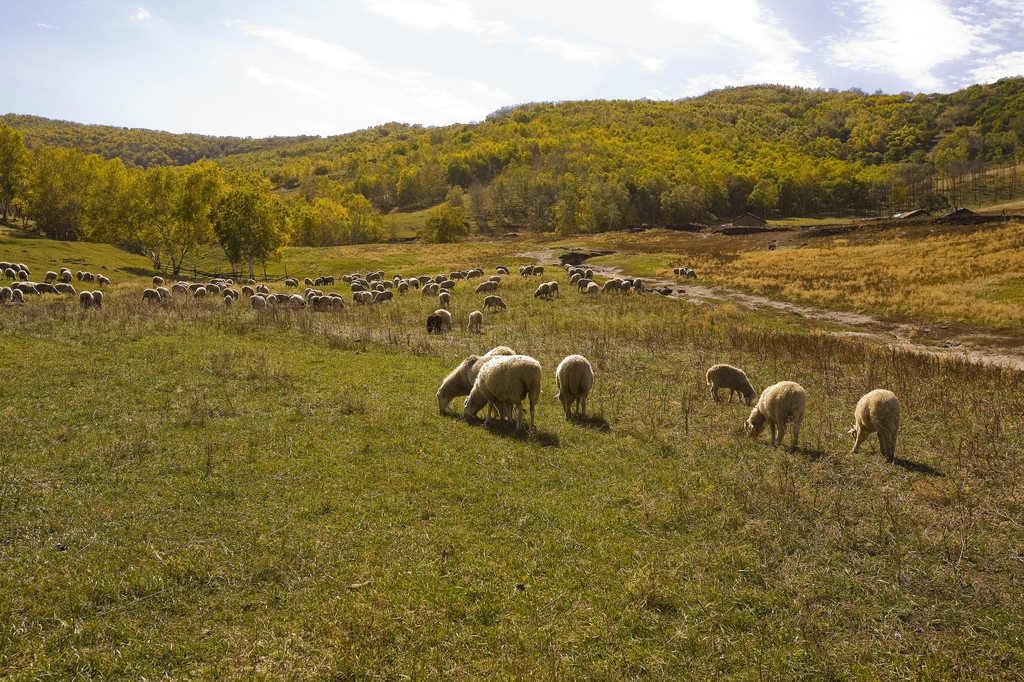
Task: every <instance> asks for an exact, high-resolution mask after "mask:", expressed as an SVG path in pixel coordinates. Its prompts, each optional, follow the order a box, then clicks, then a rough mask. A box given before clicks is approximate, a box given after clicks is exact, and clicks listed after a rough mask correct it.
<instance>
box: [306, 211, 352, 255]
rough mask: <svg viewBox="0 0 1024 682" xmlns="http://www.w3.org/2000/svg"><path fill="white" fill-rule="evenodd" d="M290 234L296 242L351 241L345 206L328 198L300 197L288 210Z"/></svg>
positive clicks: (319, 244)
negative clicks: (303, 198)
mask: <svg viewBox="0 0 1024 682" xmlns="http://www.w3.org/2000/svg"><path fill="white" fill-rule="evenodd" d="M291 225H292V236H293V237H294V239H295V244H296V245H298V246H319V247H324V246H338V245H339V244H349V243H351V241H352V218H351V217H350V216H349V212H348V209H347V208H345V207H344V206H342V205H341V204H338V203H336V202H334V201H331V200H330V199H316V200H315V201H313V203H312V204H309V203H307V202H305V201H301V200H300V201H299V202H297V203H296V204H295V206H294V207H293V208H292V213H291Z"/></svg>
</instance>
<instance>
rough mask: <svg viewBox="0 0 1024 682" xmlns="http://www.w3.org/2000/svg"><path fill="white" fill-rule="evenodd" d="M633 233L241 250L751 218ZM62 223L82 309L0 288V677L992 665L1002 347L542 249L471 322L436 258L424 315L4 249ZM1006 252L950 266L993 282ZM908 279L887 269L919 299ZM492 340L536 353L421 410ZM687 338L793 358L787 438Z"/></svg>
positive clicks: (1016, 529) (1012, 562) (468, 296)
mask: <svg viewBox="0 0 1024 682" xmlns="http://www.w3.org/2000/svg"><path fill="white" fill-rule="evenodd" d="M1006 229H1007V230H1008V231H1006V232H1000V233H998V234H993V235H990V237H991V239H993V240H1004V241H1005V240H1009V241H1007V242H1006V243H1012V240H1013V239H1016V238H1017V237H1016V236H1015V235H1016V232H1010V231H1009V230H1013V229H1015V228H1006ZM642 237H644V235H621V236H619V237H615V238H612V237H608V238H606V239H605V238H601V239H598V238H592V239H590V240H588V241H585V242H579V243H578V244H577V243H572V244H570V243H568V242H549V243H544V244H524V243H514V244H510V243H469V244H464V245H455V246H451V245H449V246H445V247H430V246H424V245H420V244H411V245H402V246H396V245H384V246H367V247H345V248H336V249H326V250H322V251H320V250H315V249H293V250H289V252H288V253H287V254H286V257H285V260H284V261H282V262H281V263H277V264H272V268H273V269H274V272H275V273H279V272H282V271H283V269H284V268H286V267H287V268H288V269H289V271H290V272H297V271H299V270H304V271H312V270H316V271H320V272H327V273H331V274H336V275H340V274H342V273H345V272H350V271H353V270H356V271H360V272H366V271H367V270H373V269H384V270H386V271H387V273H388V274H389V275H390V274H391V273H392V272H395V271H398V272H401V273H402V274H405V275H407V276H408V275H419V274H434V273H439V272H447V271H449V270H451V269H456V268H459V269H462V268H465V267H469V266H472V265H477V264H479V265H480V266H482V267H484V268H485V269H486V270H487V271H488V274H490V273H491V272H493V267H494V266H495V265H497V264H499V263H502V264H506V265H509V266H515V265H516V264H518V263H525V262H530V261H531V257H530V256H528V255H524V254H527V253H530V252H531V251H530V250H531V249H533V250H541V249H553V250H554V251H555V252H558V250H559V249H562V248H568V247H569V246H573V245H581V246H585V247H588V248H592V247H599V246H601V245H602V244H604V245H608V244H610V243H611V240H613V239H618V240H620V242H622V243H629V244H632V245H633V246H632V247H627V248H623V249H622V254H621V257H620V258H619V260H618V261H617V262H618V263H620V264H626V265H629V266H630V267H632V265H636V267H637V268H638V269H643V268H648V269H650V270H651V271H652V272H655V271H657V270H658V268H662V267H665V266H667V267H668V268H669V270H670V269H671V267H672V265H673V264H679V263H673V262H672V261H673V260H674V259H676V258H684V257H685V258H691V259H692V260H693V262H698V263H700V262H703V263H706V264H710V263H719V264H723V265H728V264H729V263H735V262H736V261H737V260H739V259H741V258H745V257H750V258H753V257H755V256H757V255H758V253H762V252H763V248H762V249H761V251H756V250H755V249H754V248H752V247H749V245H748V246H743V247H742V248H740V247H735V245H736V244H739V245H741V246H742V245H743V244H747V242H744V241H737V242H734V243H732V244H733V245H734V247H735V249H734V250H733V251H728V250H726V251H723V250H718V251H715V250H713V249H711V248H710V247H707V246H705V247H704V248H705V249H706V250H704V251H700V250H699V249H697V248H694V249H693V250H692V251H690V250H687V249H686V248H685V244H683V243H682V242H672V243H671V244H670V245H668V246H666V245H661V246H659V245H658V244H657V243H656V241H657V239H658V235H648V238H649V239H651V240H653V241H652V242H651V243H647V244H646V245H645V243H644V242H643V241H642ZM875 238H877V239H879V240H883V239H884V236H876V237H875ZM709 239H710V238H709ZM949 239H950V240H953V239H954V237H952V236H951V237H949ZM723 243H724V242H723ZM971 243H973V242H971V240H970V239H967V240H966V241H962V242H956V241H952V242H951V243H949V244H948V245H946V244H945V243H943V246H942V249H949V250H953V251H957V250H958V251H959V252H961V253H964V252H965V250H966V249H967V248H968V247H969V246H970V244H971ZM998 243H1000V244H1002V243H1003V241H999V242H998ZM652 244H653V245H652ZM680 245H682V246H680ZM800 248H801V251H802V250H804V249H805V248H807V247H800ZM813 248H816V249H821V250H822V251H827V249H828V248H831V249H835V250H840V251H842V252H843V253H849V254H850V257H851V258H852V257H854V256H856V257H861V258H864V259H865V260H866V261H869V260H870V259H871V257H872V256H871V254H870V253H869V252H864V253H861V252H860V251H858V249H862V248H863V249H868V248H870V245H869V244H868V245H864V246H860V245H858V244H855V243H854V242H853V240H852V239H851V240H850V242H849V243H839V242H837V243H834V244H832V245H831V246H828V247H826V246H825V242H821V243H820V245H815V246H814V247H813ZM978 248H979V249H982V246H981V245H979V246H978ZM645 249H647V250H645ZM782 250H783V249H779V250H777V251H773V252H763V253H764V254H769V255H770V254H776V253H779V251H782ZM790 251H791V252H792V253H796V251H795V249H790ZM808 252H810V249H808ZM919 253H922V254H929V253H932V252H931V251H929V250H928V248H927V244H926V242H925V240H920V243H919V244H917V246H916V247H914V248H908V250H907V251H905V252H901V253H900V255H899V258H901V259H903V266H905V269H906V270H907V271H908V272H911V273H912V272H917V271H923V270H924V269H925V263H926V260H925V258H926V256H917V255H915V254H919ZM517 254H519V255H517ZM628 254H634V255H628ZM744 254H752V255H744ZM1007 257H1008V258H1016V256H1012V255H1011V254H1007ZM211 258H212V256H211ZM606 258H608V259H612V257H611V256H607V257H606ZM914 258H921V260H920V261H913V260H912V259H914ZM65 259H75V260H73V261H69V262H74V263H76V265H70V266H69V267H71V268H72V270H75V269H79V268H81V269H93V271H96V272H100V271H102V272H104V274H107V276H108V277H110V278H111V279H112V280H113V281H114V285H113V287H112V288H111V289H110V290H108V291H107V292H106V297H105V299H104V305H103V308H102V309H99V310H95V309H93V310H82V309H80V308H79V307H78V306H77V304H74V302H72V301H70V300H69V301H59V300H54V299H53V298H52V297H49V296H47V297H44V298H43V300H30V301H29V302H28V303H27V304H26V305H25V306H23V307H4V308H0V335H2V337H3V338H4V339H5V344H4V345H5V350H4V352H3V353H2V354H0V391H2V395H3V396H4V401H3V403H2V404H0V443H2V444H3V448H2V449H0V678H4V679H11V680H30V679H40V678H53V679H144V678H145V679H153V678H161V677H166V678H171V679H268V680H270V679H301V680H308V679H312V680H364V679H365V680H370V679H381V680H384V679H387V680H398V679H452V680H477V679H544V680H562V679H564V680H573V679H606V680H634V679H651V680H670V679H671V680H674V679H706V678H720V679H757V680H762V679H783V680H789V679H808V680H812V679H813V680H818V679H836V680H840V679H842V680H846V679H863V680H873V679H908V680H909V679H914V680H922V679H923V680H947V679H970V680H978V679H1020V676H1021V673H1020V671H1021V670H1022V669H1024V660H1022V659H1024V653H1022V638H1024V620H1022V619H1021V616H1020V614H1021V612H1022V607H1024V604H1022V591H1021V585H1020V580H1021V578H1020V575H1021V561H1022V560H1024V556H1022V552H1024V547H1022V545H1021V537H1022V535H1021V532H1022V527H1021V526H1022V523H1024V508H1022V500H1021V483H1020V481H1019V479H1018V472H1019V471H1020V462H1019V454H1020V452H1021V449H1022V440H1021V436H1020V434H1021V426H1022V421H1024V398H1022V395H1024V374H1022V373H1020V372H1016V371H1011V370H1006V369H999V368H993V367H983V366H979V365H973V364H970V363H968V362H966V361H963V360H958V359H937V358H934V357H928V356H923V355H916V354H912V353H907V352H902V351H897V350H892V349H887V348H883V347H878V346H874V345H868V344H865V343H863V342H859V341H856V340H853V339H848V338H842V337H837V336H834V335H831V334H829V333H827V331H826V330H825V329H823V328H819V327H817V326H815V325H814V324H812V323H808V322H807V321H801V320H790V319H783V318H779V317H773V316H767V315H762V314H756V313H753V312H749V311H745V310H743V309H740V308H738V307H736V306H734V305H731V304H724V305H717V304H713V303H705V304H701V305H693V304H688V303H684V302H681V301H677V300H673V299H668V298H663V297H660V296H657V295H653V294H646V295H643V296H638V295H633V296H629V297H623V296H603V297H600V298H597V299H589V298H585V297H582V296H579V295H577V294H576V293H575V292H574V291H572V290H571V289H570V288H569V287H568V286H567V284H566V282H565V279H566V278H565V275H564V274H563V273H562V272H561V271H560V270H558V269H555V268H549V271H548V273H547V274H546V275H545V277H544V278H543V279H545V280H547V279H556V280H558V281H560V283H561V288H562V291H561V295H560V297H559V298H556V299H555V300H553V301H541V300H537V299H534V298H533V296H532V293H533V290H534V287H535V286H536V284H537V282H538V281H541V280H539V279H538V278H521V277H519V276H518V275H512V276H508V277H506V278H505V280H504V281H503V282H502V284H501V289H500V291H499V293H500V294H501V295H502V297H503V298H504V299H505V301H506V302H507V303H508V305H509V310H508V311H507V312H500V313H494V314H490V313H485V318H484V334H483V335H482V336H477V335H473V334H469V333H468V332H467V331H466V330H465V319H466V315H467V313H468V312H469V311H471V310H474V309H478V308H480V306H481V304H482V300H481V299H482V297H480V296H477V295H474V294H473V293H472V289H471V287H470V285H468V284H466V283H460V284H459V285H457V287H456V290H455V293H454V296H453V301H452V311H453V316H454V318H455V320H456V325H455V329H454V330H453V331H452V332H451V333H449V334H445V335H441V336H436V337H435V336H429V337H428V336H427V335H426V333H425V330H424V322H425V318H426V316H427V314H428V313H429V312H431V311H432V310H433V309H434V308H435V307H436V300H435V299H433V298H425V297H423V296H421V295H420V294H419V293H418V292H413V293H410V294H408V295H407V296H404V297H396V299H397V300H396V301H395V302H393V303H385V304H381V305H378V306H367V307H362V306H359V307H353V306H351V305H350V307H348V308H347V309H346V310H344V311H341V312H339V313H317V312H313V311H311V310H297V311H288V310H274V311H270V312H268V313H265V314H256V313H255V312H254V311H252V310H251V309H249V308H248V307H247V306H244V305H236V306H234V307H232V308H231V309H225V308H224V306H223V304H221V303H218V302H217V301H213V300H207V301H201V302H196V301H192V300H175V301H174V303H173V304H172V305H170V306H167V307H161V306H151V305H143V304H141V303H140V297H141V294H140V292H141V289H142V288H143V287H144V286H146V285H147V282H148V279H149V276H151V274H152V273H151V272H150V271H148V269H147V268H148V267H149V266H150V264H148V262H147V261H146V260H145V259H143V258H139V257H136V256H132V255H130V254H125V253H123V252H120V251H118V250H116V249H114V248H113V247H108V246H101V245H90V244H57V243H54V242H49V241H45V240H33V239H24V238H21V237H18V236H16V235H10V234H8V235H0V260H17V261H22V262H25V263H27V264H28V265H29V266H30V267H31V268H32V270H33V278H34V279H41V276H40V277H37V273H40V272H42V271H44V270H46V269H56V267H55V266H59V265H60V264H61V263H62V262H64V260H65ZM701 259H703V260H701ZM794 262H795V261H794ZM807 262H808V263H809V265H808V267H809V268H815V267H818V263H819V262H821V261H819V260H814V259H812V260H809V261H807ZM836 262H837V263H842V262H843V261H842V259H838V260H837V261H836ZM1009 263H1010V265H1008V266H1007V267H1006V268H1005V270H1004V271H1003V272H1002V274H999V273H995V272H992V271H990V270H983V269H977V270H971V269H967V270H965V271H964V272H963V273H962V276H963V277H965V278H966V280H965V281H964V282H962V286H963V287H964V288H965V289H967V290H969V291H971V290H977V291H982V290H984V291H988V292H989V294H988V295H990V296H991V297H993V298H996V299H999V300H1004V299H1012V298H1013V297H1014V296H1016V295H1017V292H1018V290H1019V288H1014V287H1013V285H1012V284H1006V283H1005V282H1007V281H1010V280H1011V279H1012V278H1016V277H1020V274H1019V273H1017V272H1016V269H1015V268H1016V266H1015V265H1014V264H1013V261H1012V260H1010V261H1009ZM104 265H105V266H106V270H102V267H103V266H104ZM780 267H781V266H780ZM995 268H996V266H995V265H993V266H992V269H993V270H994V269H995ZM836 270H837V275H836V276H837V277H840V276H845V275H842V271H841V270H839V269H838V267H837V268H836ZM513 272H514V268H513ZM724 272H726V273H728V272H732V271H730V270H726V271H724ZM901 272H902V269H901ZM642 274H646V273H642ZM805 274H806V273H795V274H794V275H793V278H794V280H795V279H798V277H797V275H799V276H800V277H803V276H804V275H805ZM732 276H733V275H727V274H717V275H715V277H718V278H720V279H719V280H718V281H721V282H728V281H730V280H729V277H732ZM899 276H900V277H903V276H904V275H902V274H900V275H899ZM906 277H907V280H908V281H912V280H913V279H914V278H913V277H912V276H911V275H906ZM999 277H1002V279H999ZM995 282H1004V284H1002V285H1000V286H1003V287H1004V288H1003V289H999V288H995V289H985V288H984V287H987V286H991V285H993V283H995ZM75 284H76V286H78V283H77V282H76V283H75ZM273 286H274V289H275V290H278V288H277V287H278V285H273ZM749 286H751V287H754V286H756V285H755V284H754V283H751V284H749ZM972 287H974V288H975V289H972ZM334 290H336V291H339V292H342V293H345V294H346V298H347V300H351V297H350V295H348V293H347V292H348V287H347V286H344V285H341V286H338V287H335V288H334ZM864 295H867V294H864ZM867 300H868V299H865V301H867ZM922 301H923V299H917V298H913V297H908V299H907V300H906V302H905V303H903V304H901V305H904V306H906V308H907V310H908V311H909V312H910V313H913V314H921V315H929V314H935V313H934V312H931V308H929V307H928V306H927V305H925V303H923V302H922ZM838 304H839V302H836V305H838ZM865 305H867V303H865ZM919 306H920V309H919V308H918V307H919ZM497 345H508V346H511V347H512V348H514V349H516V350H517V351H519V352H521V353H525V354H528V355H532V356H533V357H535V358H537V359H538V360H539V361H540V362H541V364H542V366H543V368H544V384H543V395H542V398H541V401H540V403H539V405H538V406H537V415H536V424H535V427H534V428H533V429H530V430H528V431H526V432H516V431H514V430H513V429H510V428H508V427H506V426H504V425H501V424H493V423H492V424H491V425H490V426H489V427H487V428H485V427H484V426H483V425H482V420H480V419H471V420H470V421H469V422H466V421H463V420H462V419H461V418H460V417H461V400H456V401H455V403H454V404H453V406H452V407H450V408H449V411H448V413H447V414H446V415H439V414H438V411H437V401H436V398H435V395H434V394H435V391H436V390H437V387H438V385H439V384H440V382H441V380H442V379H443V378H444V376H445V375H446V374H447V373H448V372H449V371H450V370H451V369H452V368H453V367H455V366H456V365H457V364H458V363H459V362H460V361H461V359H462V358H464V357H465V356H467V355H469V354H471V353H477V354H479V353H483V352H485V351H486V350H488V349H490V348H492V347H494V346H497ZM572 353H581V354H583V355H585V356H586V357H587V358H589V359H590V361H591V363H593V365H594V368H595V372H596V375H597V378H596V382H595V387H594V391H593V392H592V394H591V396H590V399H589V401H588V408H589V409H588V418H587V420H585V421H582V422H567V421H565V419H564V418H563V415H562V410H561V407H560V406H559V405H558V403H557V401H556V400H555V398H554V395H555V393H556V389H555V385H554V376H553V373H554V368H555V366H556V365H557V363H558V362H559V361H560V360H561V359H562V358H563V357H565V356H566V355H569V354H572ZM717 362H729V363H731V364H735V365H738V366H741V367H744V368H745V369H746V371H747V373H748V374H749V375H750V377H751V379H752V381H753V383H754V386H755V387H756V388H757V389H758V390H759V391H760V390H761V389H763V388H764V387H766V386H768V385H770V384H772V383H775V382H777V381H780V380H784V379H789V380H794V381H798V382H800V383H801V384H802V385H803V386H804V387H805V389H806V390H807V394H808V410H807V415H806V416H805V418H804V422H803V429H802V431H801V436H800V447H799V448H798V449H795V450H791V449H789V448H786V447H779V448H772V447H771V446H770V445H769V444H768V441H767V437H766V436H765V435H762V436H761V437H760V438H759V439H756V440H754V439H750V438H748V437H747V436H746V435H745V433H744V432H743V428H742V425H743V421H744V419H745V418H746V416H747V415H748V414H749V408H748V407H745V406H743V405H738V404H736V403H733V404H731V405H729V404H715V403H714V402H713V401H712V400H711V398H710V396H709V394H708V390H707V386H706V385H705V383H704V372H705V371H706V369H707V368H708V367H709V366H711V365H713V364H715V363H717ZM879 387H886V388H890V389H891V390H893V391H895V392H896V394H897V395H898V396H899V397H900V400H901V403H902V410H903V415H902V416H903V421H902V426H901V432H900V438H899V442H898V444H897V459H896V461H895V462H893V463H888V462H886V461H885V459H884V458H882V457H881V456H880V455H879V453H878V445H877V440H876V439H874V438H872V439H871V440H869V441H868V444H867V445H866V446H865V447H863V448H862V450H861V452H860V453H858V454H856V455H851V454H849V449H850V447H851V446H852V438H851V437H849V436H848V435H847V433H846V432H847V430H848V429H849V428H850V427H851V426H852V425H853V406H854V405H855V403H856V401H857V399H858V398H859V397H860V396H861V395H863V394H864V393H866V392H867V391H869V390H871V389H873V388H879ZM481 416H482V414H481ZM788 442H789V439H788V438H787V445H788Z"/></svg>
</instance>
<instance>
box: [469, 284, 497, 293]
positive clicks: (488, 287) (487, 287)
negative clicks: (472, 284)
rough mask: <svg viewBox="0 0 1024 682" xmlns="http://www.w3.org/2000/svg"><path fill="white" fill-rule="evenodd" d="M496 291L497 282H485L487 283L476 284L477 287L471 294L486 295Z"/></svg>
mask: <svg viewBox="0 0 1024 682" xmlns="http://www.w3.org/2000/svg"><path fill="white" fill-rule="evenodd" d="M497 290H498V283H497V282H492V281H487V282H480V284H478V285H477V287H476V291H474V292H473V293H475V294H486V293H488V292H490V291H497Z"/></svg>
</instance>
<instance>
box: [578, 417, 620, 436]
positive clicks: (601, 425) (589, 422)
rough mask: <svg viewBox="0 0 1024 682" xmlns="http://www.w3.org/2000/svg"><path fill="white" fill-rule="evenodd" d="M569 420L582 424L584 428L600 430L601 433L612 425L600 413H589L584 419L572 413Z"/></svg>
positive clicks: (606, 431)
mask: <svg viewBox="0 0 1024 682" xmlns="http://www.w3.org/2000/svg"><path fill="white" fill-rule="evenodd" d="M570 422H571V423H572V424H575V425H576V426H582V427H583V428H585V429H594V430H595V431H601V432H603V433H608V432H609V431H611V430H612V425H611V424H609V423H608V420H607V419H605V418H604V417H602V416H601V415H591V416H589V417H587V418H585V419H581V418H580V417H578V416H575V415H574V416H573V418H572V419H571V420H570Z"/></svg>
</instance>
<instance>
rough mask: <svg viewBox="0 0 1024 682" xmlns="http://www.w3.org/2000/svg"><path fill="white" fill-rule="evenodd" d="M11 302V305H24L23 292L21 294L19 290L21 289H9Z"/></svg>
mask: <svg viewBox="0 0 1024 682" xmlns="http://www.w3.org/2000/svg"><path fill="white" fill-rule="evenodd" d="M5 288H6V287H5ZM11 304H12V305H25V294H23V293H22V292H21V289H12V290H11Z"/></svg>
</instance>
